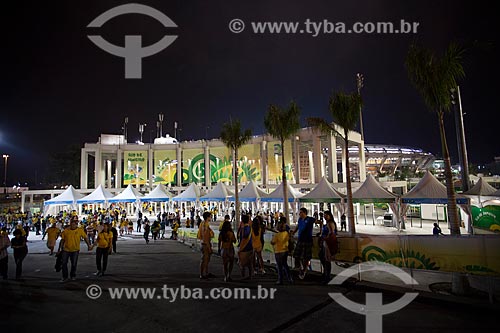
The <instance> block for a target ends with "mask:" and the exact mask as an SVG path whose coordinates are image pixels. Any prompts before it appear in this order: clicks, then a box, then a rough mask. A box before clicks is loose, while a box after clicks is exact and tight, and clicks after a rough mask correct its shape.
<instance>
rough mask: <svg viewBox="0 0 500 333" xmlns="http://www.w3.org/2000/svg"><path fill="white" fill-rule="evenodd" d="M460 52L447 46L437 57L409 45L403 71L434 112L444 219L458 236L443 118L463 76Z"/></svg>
mask: <svg viewBox="0 0 500 333" xmlns="http://www.w3.org/2000/svg"><path fill="white" fill-rule="evenodd" d="M464 51H465V50H464V49H463V48H462V47H460V46H459V45H457V44H454V43H451V44H450V45H449V46H448V48H447V49H446V51H445V52H444V54H443V55H442V56H441V57H439V56H436V54H435V52H434V51H432V50H429V49H426V48H423V47H420V46H418V45H416V44H412V45H411V46H410V48H409V50H408V55H407V57H406V68H407V70H408V76H409V78H410V81H411V82H412V84H413V85H414V86H415V88H416V89H417V91H418V92H419V93H420V95H421V96H422V98H423V99H424V102H425V105H426V106H427V108H428V109H429V110H430V111H434V112H436V114H437V116H438V123H439V133H440V135H441V148H442V152H443V159H444V173H445V178H446V189H447V194H448V220H449V221H450V229H451V230H450V232H451V234H452V235H460V224H459V221H458V211H457V202H456V195H455V189H454V186H453V175H452V173H451V162H450V153H449V150H448V143H447V142H446V132H445V126H444V115H445V113H446V112H449V111H450V109H451V104H452V103H451V101H452V98H451V93H450V91H451V89H456V87H457V81H458V80H460V79H462V78H463V77H464V76H465V72H464V68H463V64H462V62H463V54H464Z"/></svg>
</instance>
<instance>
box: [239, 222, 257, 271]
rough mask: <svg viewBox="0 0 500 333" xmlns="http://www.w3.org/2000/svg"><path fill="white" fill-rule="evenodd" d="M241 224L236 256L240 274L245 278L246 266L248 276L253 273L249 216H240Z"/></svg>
mask: <svg viewBox="0 0 500 333" xmlns="http://www.w3.org/2000/svg"><path fill="white" fill-rule="evenodd" d="M241 222H242V225H241V226H240V228H239V230H238V240H239V242H240V244H239V245H240V246H239V250H238V257H239V260H240V269H241V276H242V277H243V278H244V279H245V269H246V268H248V278H249V279H251V278H252V273H253V269H254V268H253V245H252V230H251V228H252V227H251V225H250V217H249V216H248V215H242V216H241Z"/></svg>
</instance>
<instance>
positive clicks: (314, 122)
mask: <svg viewBox="0 0 500 333" xmlns="http://www.w3.org/2000/svg"><path fill="white" fill-rule="evenodd" d="M362 105H363V102H362V100H361V96H360V95H359V93H352V94H346V93H343V92H338V93H335V94H333V96H332V97H330V103H329V110H330V114H331V115H332V118H333V121H334V122H335V123H336V124H338V125H339V126H341V127H342V129H343V132H344V133H339V132H338V130H337V128H336V126H335V123H330V122H327V121H326V120H324V119H322V118H308V119H307V121H308V123H309V125H311V126H314V127H316V128H318V129H320V130H321V131H322V132H325V133H331V132H335V133H337V134H338V135H339V136H340V137H343V138H344V151H345V160H346V167H345V170H346V180H347V220H348V223H349V232H350V234H351V235H354V234H355V233H356V227H355V224H354V207H353V205H352V184H351V169H350V167H349V149H348V147H349V131H353V130H354V129H355V127H356V124H357V122H358V120H359V114H360V112H359V110H360V109H361V107H362ZM332 154H335V151H333V152H332Z"/></svg>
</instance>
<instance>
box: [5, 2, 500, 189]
mask: <svg viewBox="0 0 500 333" xmlns="http://www.w3.org/2000/svg"><path fill="white" fill-rule="evenodd" d="M125 3H128V2H127V1H102V0H101V1H90V0H85V1H82V0H72V1H37V2H33V3H29V5H28V4H27V3H24V2H20V1H9V2H8V3H2V10H1V11H2V20H1V23H0V24H1V25H2V30H1V31H2V48H1V50H2V52H1V55H0V57H1V64H2V66H3V69H2V75H1V80H0V85H1V87H0V88H1V89H0V153H1V154H5V153H7V154H9V155H10V159H9V177H8V178H9V179H8V185H12V184H13V183H14V182H17V181H21V182H25V181H27V182H32V181H33V179H34V175H35V171H36V172H37V173H38V175H39V176H40V174H41V173H43V170H44V165H45V164H46V163H47V156H48V155H49V154H51V153H53V152H56V151H58V150H64V149H66V148H67V146H69V145H70V144H79V145H83V143H84V142H97V139H98V137H99V135H100V134H101V133H116V134H119V133H120V132H121V126H122V123H123V119H124V117H125V116H128V117H129V141H135V140H137V139H138V138H139V134H138V130H137V128H138V124H139V122H143V123H147V124H148V125H147V128H146V133H145V134H144V141H146V142H148V141H149V137H150V133H149V131H150V130H151V131H153V137H154V134H155V132H156V120H157V114H158V113H160V112H163V113H164V114H165V122H164V132H169V133H170V134H171V135H173V122H174V121H178V122H179V125H180V127H182V132H181V133H180V135H181V140H186V139H202V138H204V137H205V135H206V133H207V134H208V136H209V137H210V138H212V137H217V136H218V135H219V132H220V128H221V124H222V123H223V122H225V121H227V120H228V118H229V116H230V115H231V116H232V117H234V118H239V119H240V120H241V121H242V122H243V124H244V126H246V127H249V128H251V129H252V130H253V132H254V134H262V133H263V131H264V129H263V127H264V126H263V117H264V114H265V113H266V111H267V107H268V105H269V104H270V103H275V104H280V105H286V104H287V103H288V102H289V101H290V100H291V99H295V100H296V101H297V103H298V104H299V105H300V107H301V109H302V116H301V117H302V121H303V124H305V119H306V117H309V116H321V117H327V119H331V118H330V116H329V113H328V98H329V96H330V95H331V93H332V91H333V90H339V89H343V90H348V91H350V90H354V89H355V74H356V73H357V72H361V73H363V74H364V76H365V87H364V89H363V90H362V96H363V99H364V103H365V108H364V111H363V112H364V113H363V116H364V125H365V139H366V142H367V143H383V144H397V145H406V146H411V147H419V148H422V149H424V150H426V151H430V152H432V153H434V154H437V155H439V154H440V153H441V148H440V139H439V130H438V125H437V119H436V116H435V114H433V113H430V112H429V111H427V110H426V108H425V106H424V104H423V102H422V99H421V98H420V96H419V95H418V93H417V92H416V90H415V89H414V88H413V87H412V86H411V84H410V82H409V80H408V77H407V73H406V69H405V67H404V60H405V55H406V52H407V49H408V46H409V44H410V43H411V42H412V41H413V40H415V39H416V40H418V41H420V42H421V43H423V44H424V45H426V46H428V47H431V48H434V49H437V50H442V49H443V48H444V47H446V46H447V45H448V43H449V42H450V41H459V42H463V43H470V42H473V41H476V40H477V41H479V44H480V45H481V46H480V47H476V48H474V49H472V50H471V51H470V52H469V54H468V56H467V58H466V64H465V70H466V75H467V77H466V79H465V80H464V81H463V82H461V90H462V100H463V107H464V111H465V112H466V113H467V114H466V116H465V119H464V121H465V126H466V137H467V140H468V151H469V160H470V161H471V162H473V163H490V162H492V161H493V157H494V156H499V155H500V151H499V150H500V149H499V146H498V144H497V141H496V139H497V138H498V132H496V131H497V130H498V124H497V119H498V118H497V117H496V112H495V109H496V108H497V104H498V91H499V84H498V66H497V65H495V63H496V62H497V61H498V59H499V56H498V49H497V45H496V43H497V40H496V36H495V31H497V29H496V28H497V23H496V19H497V13H496V11H494V10H493V5H492V4H493V2H491V3H490V4H491V5H490V4H488V3H487V2H477V1H469V2H464V1H427V0H426V1H422V0H418V1H416V0H411V1H276V0H275V1H214V0H211V1H186V0H184V1H180V0H178V1H145V0H144V1H140V3H141V4H145V5H149V6H152V7H154V8H156V9H158V10H160V11H161V12H163V13H164V14H166V15H167V16H168V17H170V18H171V19H172V20H173V21H174V22H175V23H176V24H177V25H178V28H168V29H166V28H164V27H163V26H162V25H161V24H160V23H159V22H158V21H156V20H155V19H153V18H151V17H147V16H144V15H138V14H137V15H132V14H131V15H123V16H120V17H116V18H114V19H112V20H110V21H108V22H107V23H106V24H105V25H104V26H103V27H102V28H97V29H96V28H92V29H91V28H87V25H88V24H89V23H90V22H91V21H92V20H93V19H94V18H95V17H97V16H98V15H100V14H101V13H103V12H104V11H106V10H108V9H110V8H112V7H115V6H117V5H120V4H125ZM234 18H240V19H242V20H244V21H245V22H246V23H247V26H246V30H245V31H244V32H242V33H240V34H234V33H231V32H230V31H229V29H228V23H229V22H230V21H231V20H232V19H234ZM307 18H309V19H311V20H315V21H322V20H323V19H328V20H329V21H331V22H340V21H343V22H346V23H347V24H352V23H354V22H357V21H393V22H399V21H400V20H401V19H405V20H406V21H417V22H420V25H419V28H418V33H417V34H409V35H401V34H398V35H376V34H373V35H369V34H361V35H354V34H346V35H338V34H337V35H336V34H332V35H319V36H318V37H312V36H310V35H307V34H296V35H291V34H289V35H287V34H283V33H282V34H279V35H277V34H274V35H273V34H265V35H262V34H260V35H258V34H253V33H251V32H250V30H251V29H250V22H251V21H301V22H303V21H305V20H306V19H307ZM88 34H98V35H101V36H103V37H104V38H105V39H107V40H108V41H109V42H111V43H113V44H117V45H123V42H124V37H123V36H124V35H142V36H143V44H144V45H149V44H152V43H155V42H156V41H158V40H159V39H160V38H161V37H163V36H164V35H165V34H170V35H178V38H177V40H176V41H175V42H174V43H173V44H172V45H171V46H169V47H168V48H166V49H165V50H163V51H161V52H160V53H158V54H156V55H153V56H151V57H148V58H145V59H143V62H142V79H141V80H130V79H129V80H126V79H124V59H123V58H119V57H116V56H113V55H111V54H108V53H106V52H104V51H103V50H101V49H99V48H98V47H97V46H95V45H94V44H93V43H92V42H91V41H90V40H89V39H88V38H87V35H88ZM485 45H489V46H485ZM447 121H448V124H449V126H448V141H449V146H450V151H451V154H452V158H453V160H454V161H456V160H457V152H456V151H457V150H456V139H455V131H454V121H453V118H452V117H448V118H447ZM207 126H208V127H209V128H208V129H207ZM1 170H2V175H3V167H2V168H1Z"/></svg>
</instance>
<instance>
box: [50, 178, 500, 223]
mask: <svg viewBox="0 0 500 333" xmlns="http://www.w3.org/2000/svg"><path fill="white" fill-rule="evenodd" d="M497 192H499V191H496V189H494V188H493V187H491V186H490V185H489V184H487V183H486V182H484V181H483V180H482V179H480V180H479V182H478V183H477V184H476V185H475V186H474V187H473V188H472V189H471V190H470V191H468V192H467V193H465V194H467V195H469V196H465V195H461V194H457V204H459V205H460V207H462V208H463V209H464V211H465V212H467V213H468V212H469V211H470V208H468V209H467V208H466V206H468V205H470V198H471V196H472V197H474V196H481V195H483V196H485V195H487V196H495V195H496V194H499V193H497ZM352 196H353V202H355V203H356V202H360V203H388V204H389V205H390V206H391V209H392V210H393V211H395V212H397V211H398V210H399V209H405V207H407V205H408V204H446V203H447V202H448V197H447V192H446V186H444V185H443V184H442V183H441V182H439V181H438V180H437V179H436V178H435V177H434V176H433V175H432V174H431V173H430V172H427V173H426V174H425V175H424V177H423V178H422V179H421V180H420V182H419V183H418V184H417V185H416V186H415V187H414V188H412V189H411V191H409V192H408V193H406V194H404V195H402V196H398V195H396V194H394V193H392V192H390V191H388V190H386V189H384V188H383V187H382V186H381V185H380V183H379V182H378V181H377V180H376V179H375V178H374V177H373V176H372V175H370V174H369V175H368V176H367V178H366V180H365V181H364V182H363V183H362V184H361V186H360V187H359V188H358V189H357V190H356V191H355V192H353V195H352ZM288 198H289V199H288V200H289V202H306V203H307V202H309V203H341V202H343V201H344V198H345V195H344V194H342V193H340V192H338V191H337V190H336V189H334V187H333V186H332V185H331V184H330V183H329V182H328V181H327V180H326V178H325V177H323V178H322V179H321V181H320V182H319V183H318V184H317V185H316V186H315V187H314V189H312V190H311V191H310V192H309V193H307V194H305V195H304V194H302V193H300V192H299V191H298V190H296V189H295V188H293V187H292V186H291V185H290V184H288ZM234 200H235V199H234V193H233V192H232V191H231V189H230V188H229V187H228V186H227V185H225V184H224V183H222V182H219V183H218V184H217V186H215V187H214V188H213V190H212V191H210V192H209V193H207V194H206V195H201V190H200V187H198V186H197V185H196V184H194V183H193V184H191V185H190V186H189V187H188V188H187V189H186V190H184V191H183V192H182V193H180V194H179V195H177V196H174V195H173V194H172V193H171V192H169V191H168V190H167V189H166V188H165V186H163V185H161V184H160V185H158V186H157V187H156V188H155V189H153V190H152V191H151V192H149V193H148V194H146V195H142V194H141V193H140V192H139V191H138V190H137V189H136V188H134V187H133V186H132V185H129V186H128V187H127V188H125V189H124V190H123V191H122V192H121V193H119V194H118V195H116V196H114V195H113V194H111V193H110V192H109V191H107V190H106V189H105V188H103V187H102V186H99V187H98V188H96V189H95V190H94V191H93V192H92V193H90V194H89V195H87V196H84V195H83V194H81V193H79V192H78V191H76V190H75V188H74V187H73V186H69V187H68V188H67V189H66V190H65V191H64V192H63V193H61V194H60V195H59V196H57V197H54V198H52V199H50V200H47V201H45V206H50V205H77V204H111V203H134V202H137V203H138V202H167V201H173V202H176V201H178V202H198V201H210V202H221V201H234ZM239 200H240V201H241V202H281V203H282V202H283V186H281V185H280V186H278V187H276V189H275V190H274V191H273V192H271V193H267V192H266V191H264V190H262V189H261V188H259V187H258V186H257V184H256V182H255V181H251V182H249V183H248V184H247V185H246V186H245V187H244V188H243V189H242V190H241V191H240V193H239ZM396 204H400V206H397V205H396ZM405 205H406V206H405Z"/></svg>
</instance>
